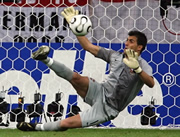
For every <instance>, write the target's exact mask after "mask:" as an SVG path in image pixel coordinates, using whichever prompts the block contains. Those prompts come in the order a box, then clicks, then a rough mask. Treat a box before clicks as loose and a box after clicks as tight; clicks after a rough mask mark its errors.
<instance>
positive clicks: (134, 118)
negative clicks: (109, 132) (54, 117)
mask: <svg viewBox="0 0 180 137" xmlns="http://www.w3.org/2000/svg"><path fill="white" fill-rule="evenodd" d="M177 2H179V1H177ZM71 5H74V7H75V8H77V9H78V10H79V11H81V13H83V14H87V15H88V16H89V17H90V18H91V20H92V23H93V31H92V33H91V34H88V36H87V37H88V38H89V39H90V40H91V41H92V42H93V43H95V44H97V45H100V46H103V47H106V48H112V49H114V50H117V51H122V50H123V48H124V41H125V40H126V37H127V34H128V31H130V30H132V29H137V30H140V31H142V32H144V33H145V34H146V35H147V37H148V45H147V49H146V50H145V52H144V53H143V54H142V56H143V57H144V58H145V60H147V62H148V63H149V64H150V65H151V67H152V68H153V75H154V77H155V82H156V84H155V87H154V88H152V89H150V88H148V87H147V86H144V87H143V88H142V90H141V91H140V93H139V94H138V96H137V97H136V98H135V100H134V101H133V102H131V104H129V106H128V107H127V108H126V109H125V110H124V111H122V112H121V113H120V114H119V116H118V117H117V118H116V119H115V120H113V121H109V122H107V123H104V124H102V125H100V126H105V127H118V128H161V127H165V128H166V127H167V128H168V127H170V128H176V127H178V126H179V124H180V116H179V114H180V110H179V107H180V96H179V95H180V93H179V91H180V54H179V52H180V45H179V41H180V36H179V33H180V27H179V26H180V23H179V21H180V20H179V5H178V4H176V5H168V6H167V11H168V13H167V18H166V19H165V20H164V18H165V17H166V15H164V16H163V18H162V17H161V15H160V1H158V0H147V1H144V0H136V1H135V0H98V1H97V0H89V1H87V0H84V1H81V0H65V1H64V2H62V1H59V0H46V1H43V0H21V1H19V3H14V2H7V3H1V6H0V7H1V11H0V15H1V16H0V17H1V18H0V20H1V21H0V22H1V24H0V30H1V33H0V40H1V47H0V65H1V68H0V74H1V75H0V88H1V87H2V90H1V94H0V95H1V96H0V98H1V97H2V98H3V95H4V92H5V99H3V101H6V102H7V103H9V106H8V112H7V113H5V114H3V113H2V112H1V114H0V116H1V126H0V128H6V127H10V128H14V127H15V124H16V121H14V122H13V121H10V113H11V112H12V110H13V109H15V108H17V107H18V98H19V97H24V103H23V104H22V107H23V109H25V110H26V109H27V106H28V105H29V104H31V103H33V102H34V94H35V93H40V94H41V95H42V98H41V101H40V102H41V104H42V105H43V108H44V113H45V114H46V111H47V105H48V104H49V103H51V102H52V101H54V100H55V94H56V93H58V92H62V93H63V94H62V99H61V101H60V103H61V104H62V105H63V107H64V112H63V116H62V118H65V117H67V116H68V114H69V109H70V108H71V106H73V105H78V106H79V107H80V109H81V110H82V111H83V110H85V109H87V108H88V107H89V106H88V105H86V104H84V103H83V100H82V99H81V98H80V97H79V96H77V95H76V92H75V90H74V89H73V88H72V87H71V86H70V84H69V83H67V82H66V81H65V80H63V79H61V78H59V77H57V76H56V75H55V74H54V73H53V72H52V71H50V70H49V69H48V68H47V67H46V66H45V65H44V64H43V63H41V62H36V61H34V60H32V59H31V57H30V56H31V53H32V52H33V51H35V50H37V49H38V47H39V46H41V45H49V46H50V47H51V48H52V51H51V53H50V56H51V57H53V58H54V59H56V60H59V61H61V62H62V63H64V64H65V65H67V66H68V67H70V68H71V69H73V70H74V71H76V72H78V73H80V74H82V75H88V76H90V77H93V78H94V79H96V80H97V81H99V82H101V81H102V80H103V79H104V78H105V77H106V75H107V74H108V65H107V64H106V63H105V62H103V61H101V60H99V59H96V58H94V57H93V56H92V55H90V54H89V53H87V52H85V51H84V50H82V48H81V46H80V45H79V44H78V43H77V40H76V39H75V36H74V35H73V34H72V33H71V31H69V29H68V28H67V27H68V26H67V23H66V22H65V20H64V19H63V18H62V16H61V15H60V12H61V11H62V10H63V9H64V8H65V7H67V6H71ZM163 21H164V22H165V25H167V28H168V29H169V30H167V29H166V27H165V26H164V25H163ZM152 98H153V100H154V102H155V105H154V111H155V113H156V115H157V118H156V123H155V124H154V125H150V124H148V125H142V124H141V112H142V111H143V110H144V109H145V108H146V107H147V106H149V104H150V103H149V102H150V101H151V100H152ZM1 104H2V102H1ZM70 110H71V109H70ZM22 113H24V112H23V111H22ZM19 114H20V113H18V114H16V115H17V116H18V115H19ZM25 114H26V113H25ZM46 117H47V116H46ZM25 120H26V121H29V120H30V119H29V118H28V115H26V119H25ZM31 120H32V121H33V120H38V121H41V120H42V121H43V122H44V121H45V117H44V115H42V119H39V118H38V119H35V118H32V119H31ZM48 120H49V119H48Z"/></svg>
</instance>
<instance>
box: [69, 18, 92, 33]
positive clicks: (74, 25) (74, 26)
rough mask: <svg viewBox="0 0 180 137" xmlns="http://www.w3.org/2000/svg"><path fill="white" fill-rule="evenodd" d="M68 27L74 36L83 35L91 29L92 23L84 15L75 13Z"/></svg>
mask: <svg viewBox="0 0 180 137" xmlns="http://www.w3.org/2000/svg"><path fill="white" fill-rule="evenodd" d="M69 27H70V29H71V30H72V32H73V33H74V34H75V35H76V36H85V35H87V34H88V33H89V32H90V31H91V29H92V23H91V20H90V19H89V17H88V16H86V15H76V16H74V17H73V18H72V19H71V22H70V23H69Z"/></svg>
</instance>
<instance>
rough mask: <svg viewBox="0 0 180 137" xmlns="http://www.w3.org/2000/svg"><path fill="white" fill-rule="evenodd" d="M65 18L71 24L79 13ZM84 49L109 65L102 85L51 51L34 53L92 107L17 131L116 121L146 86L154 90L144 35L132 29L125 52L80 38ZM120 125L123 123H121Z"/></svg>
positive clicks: (43, 48)
mask: <svg viewBox="0 0 180 137" xmlns="http://www.w3.org/2000/svg"><path fill="white" fill-rule="evenodd" d="M61 14H62V16H63V17H64V18H65V19H66V21H67V22H68V23H70V21H71V19H72V17H73V16H75V15H78V14H79V13H78V11H77V10H75V9H74V8H73V7H68V8H66V9H64V11H63V12H62V13H61ZM77 39H78V41H79V43H80V45H81V46H82V48H83V49H84V50H86V51H88V52H90V53H91V54H93V55H94V56H95V57H97V58H100V59H102V60H104V61H105V62H107V63H109V64H110V73H109V75H108V77H107V78H106V79H105V80H104V81H103V82H102V83H98V82H97V81H95V80H94V79H93V78H90V77H88V76H81V75H80V74H78V73H76V72H73V71H72V70H71V69H69V68H67V67H66V66H65V65H64V64H62V63H60V61H56V60H53V59H52V58H50V57H48V54H49V51H50V48H49V47H48V46H41V47H40V48H39V49H38V50H37V51H35V52H34V53H32V58H33V59H34V60H38V61H42V62H43V63H44V64H46V65H47V66H48V67H49V68H50V69H51V70H53V71H54V72H55V73H56V74H57V75H58V76H59V77H61V78H63V79H65V80H67V81H68V82H70V83H71V85H72V86H73V87H74V89H75V90H76V91H77V94H78V95H79V96H81V97H82V98H83V100H84V102H86V103H87V104H89V105H90V106H91V108H89V109H87V110H84V111H82V112H80V113H79V114H77V115H75V116H72V117H68V118H66V119H62V120H58V121H54V122H47V123H41V124H40V123H38V124H34V123H27V122H20V123H18V124H17V128H18V129H20V130H23V131H65V130H67V129H70V128H83V127H89V126H95V125H99V124H101V123H104V122H107V121H110V120H113V119H114V118H116V117H117V116H118V114H119V113H120V112H121V111H122V110H124V109H125V108H126V107H127V105H128V104H129V103H130V102H131V101H132V100H133V99H134V98H135V97H136V96H137V94H138V93H139V91H140V90H141V88H142V87H143V85H144V84H146V85H147V86H149V87H150V88H152V87H153V86H154V78H153V76H152V68H151V67H150V66H149V65H148V63H147V62H146V61H145V60H144V59H143V58H142V57H141V56H140V55H141V53H142V52H143V50H144V49H145V47H146V44H147V38H146V36H145V34H144V33H142V32H139V31H136V30H133V31H130V32H129V33H128V37H127V40H126V42H125V48H124V52H122V53H121V52H118V51H114V50H112V49H106V48H103V47H100V46H96V45H94V44H92V43H91V42H90V41H89V40H88V39H87V38H86V37H85V36H77ZM119 122H121V121H119Z"/></svg>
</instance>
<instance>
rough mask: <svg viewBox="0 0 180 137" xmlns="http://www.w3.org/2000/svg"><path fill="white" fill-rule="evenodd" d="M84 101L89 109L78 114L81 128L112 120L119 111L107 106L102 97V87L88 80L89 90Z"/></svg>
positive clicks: (103, 96) (90, 79) (92, 80)
mask: <svg viewBox="0 0 180 137" xmlns="http://www.w3.org/2000/svg"><path fill="white" fill-rule="evenodd" d="M84 101H85V102H86V103H87V104H89V105H90V106H91V108H89V109H87V110H84V111H82V112H80V117H81V122H82V127H89V126H95V125H98V124H101V123H104V122H107V121H109V120H112V119H114V118H115V117H117V115H118V114H119V111H117V110H115V109H113V108H111V107H110V106H108V105H107V103H106V101H105V95H104V87H103V86H102V85H101V84H100V83H98V82H96V81H95V80H94V79H92V78H89V88H88V92H87V95H86V97H85V99H84Z"/></svg>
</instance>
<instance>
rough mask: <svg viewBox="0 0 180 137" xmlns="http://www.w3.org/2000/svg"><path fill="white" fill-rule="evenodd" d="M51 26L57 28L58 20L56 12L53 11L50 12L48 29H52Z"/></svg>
mask: <svg viewBox="0 0 180 137" xmlns="http://www.w3.org/2000/svg"><path fill="white" fill-rule="evenodd" d="M53 26H54V27H55V28H56V29H57V30H59V21H58V16H57V14H56V12H53V13H52V14H51V24H50V26H49V31H52V30H53Z"/></svg>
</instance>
